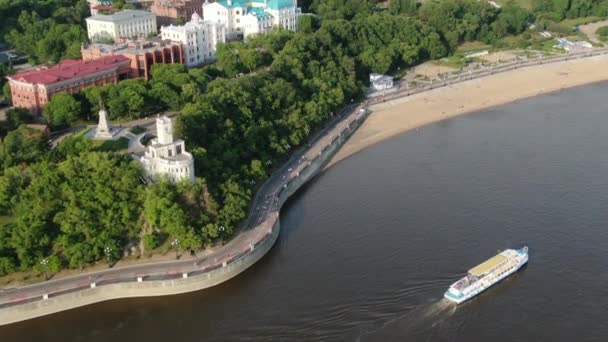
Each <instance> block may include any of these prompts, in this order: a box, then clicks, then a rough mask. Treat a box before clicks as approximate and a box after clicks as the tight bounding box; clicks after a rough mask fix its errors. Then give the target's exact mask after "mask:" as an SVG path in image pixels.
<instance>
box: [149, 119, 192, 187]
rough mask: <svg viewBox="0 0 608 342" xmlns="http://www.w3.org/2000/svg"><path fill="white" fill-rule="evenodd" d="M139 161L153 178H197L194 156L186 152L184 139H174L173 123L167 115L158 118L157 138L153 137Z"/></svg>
mask: <svg viewBox="0 0 608 342" xmlns="http://www.w3.org/2000/svg"><path fill="white" fill-rule="evenodd" d="M139 161H140V162H141V164H142V166H143V169H144V172H145V173H146V175H147V176H148V177H150V178H152V179H155V178H158V176H161V175H165V176H166V177H168V178H169V180H170V181H172V182H178V181H180V180H184V179H186V180H189V181H191V182H194V180H195V178H194V157H192V154H190V153H188V152H186V147H185V144H184V141H183V140H182V139H178V140H174V139H173V123H172V122H171V119H170V118H168V117H166V116H162V117H159V118H157V119H156V138H154V139H152V141H151V142H150V145H148V150H147V151H146V152H145V154H144V156H143V157H141V158H140V159H139Z"/></svg>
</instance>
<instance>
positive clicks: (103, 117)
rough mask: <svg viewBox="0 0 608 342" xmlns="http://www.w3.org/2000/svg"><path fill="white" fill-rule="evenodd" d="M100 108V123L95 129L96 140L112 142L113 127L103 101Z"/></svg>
mask: <svg viewBox="0 0 608 342" xmlns="http://www.w3.org/2000/svg"><path fill="white" fill-rule="evenodd" d="M99 106H100V107H101V108H100V109H99V123H98V124H97V129H95V139H98V140H110V139H112V127H110V124H109V123H108V113H107V112H106V109H105V108H104V107H103V104H102V103H101V101H100V103H99Z"/></svg>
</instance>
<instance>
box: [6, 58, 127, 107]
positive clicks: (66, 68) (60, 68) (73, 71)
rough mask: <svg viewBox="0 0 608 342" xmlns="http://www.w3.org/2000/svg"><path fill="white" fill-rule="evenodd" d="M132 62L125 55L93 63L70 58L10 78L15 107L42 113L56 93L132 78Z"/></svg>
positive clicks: (97, 60)
mask: <svg viewBox="0 0 608 342" xmlns="http://www.w3.org/2000/svg"><path fill="white" fill-rule="evenodd" d="M130 63H131V60H130V59H129V58H127V57H125V56H121V55H116V56H105V57H101V58H98V59H95V60H89V61H83V60H76V59H66V60H64V61H62V62H61V63H59V64H57V65H54V66H51V67H38V68H36V69H30V70H26V71H23V72H19V73H17V74H14V75H11V76H8V77H7V78H8V81H9V84H10V87H11V97H12V101H13V106H15V107H18V108H25V109H29V110H30V111H31V112H32V113H34V114H40V112H41V110H42V108H43V107H44V106H45V105H46V104H47V103H48V102H49V101H50V100H51V97H52V96H53V95H55V94H58V93H75V92H77V91H79V90H81V89H84V88H87V87H90V86H93V85H104V84H107V83H117V82H118V81H120V80H123V79H127V78H130V76H131V75H130V73H131V69H130Z"/></svg>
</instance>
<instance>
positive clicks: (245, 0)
mask: <svg viewBox="0 0 608 342" xmlns="http://www.w3.org/2000/svg"><path fill="white" fill-rule="evenodd" d="M267 1H268V2H266V1H265V0H232V4H231V5H229V4H228V0H220V1H217V3H218V4H220V5H222V6H224V7H226V8H234V7H241V8H246V7H247V6H249V5H251V4H262V5H263V4H266V8H270V9H273V10H279V9H283V8H288V7H293V2H292V0H267Z"/></svg>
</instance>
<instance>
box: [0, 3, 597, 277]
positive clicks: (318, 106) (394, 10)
mask: <svg viewBox="0 0 608 342" xmlns="http://www.w3.org/2000/svg"><path fill="white" fill-rule="evenodd" d="M522 3H525V4H523V5H522ZM301 6H302V7H303V8H304V10H305V11H306V12H312V13H314V14H315V15H304V16H302V17H301V19H300V23H299V25H300V30H299V32H295V33H294V32H290V31H286V30H282V29H275V30H273V31H272V32H271V33H269V34H267V35H263V36H256V37H253V38H251V39H248V40H247V41H246V42H229V43H225V44H221V45H220V46H219V47H218V60H217V62H216V63H213V64H210V65H207V66H204V67H202V68H193V69H187V68H186V67H185V66H183V65H177V64H174V65H154V66H153V68H152V71H151V79H150V80H149V81H146V80H143V79H131V80H125V81H122V82H120V83H118V84H110V85H104V86H99V87H97V86H96V87H90V88H86V89H84V90H83V91H80V92H78V93H75V94H62V95H57V96H55V97H53V98H52V100H51V101H50V103H49V105H48V106H47V107H46V108H45V110H44V113H43V120H44V121H45V122H47V123H48V124H49V125H50V126H51V128H53V129H63V128H66V127H69V126H70V125H75V124H77V123H83V122H89V123H92V122H95V120H96V114H95V113H97V111H98V110H99V103H100V102H103V103H104V104H105V107H106V109H107V111H108V113H109V119H110V120H132V119H138V118H142V117H147V116H150V115H155V114H156V113H158V112H161V111H165V110H170V111H175V112H179V115H178V117H177V128H178V132H179V134H180V135H181V136H182V137H183V138H184V140H185V141H186V144H187V146H188V148H189V150H191V151H192V153H193V155H194V158H195V167H196V175H197V177H198V179H197V181H196V182H195V183H193V184H191V183H179V184H176V185H174V184H171V183H169V182H167V181H160V182H157V183H152V184H145V183H144V182H142V181H141V179H142V171H141V169H140V167H139V164H138V163H137V162H135V161H133V160H132V158H130V157H129V156H128V155H125V154H123V153H116V152H104V151H99V150H97V149H95V147H94V146H93V145H92V143H91V142H90V141H89V140H87V139H86V138H84V136H82V135H75V136H73V137H70V138H67V139H65V140H64V141H62V143H60V144H59V145H58V146H57V147H56V148H51V146H50V145H49V143H48V138H47V137H45V136H44V135H43V134H41V133H40V132H39V131H36V130H33V129H30V128H27V127H25V126H23V125H21V124H22V123H26V122H30V121H31V120H32V117H31V116H30V115H29V113H27V112H26V111H23V110H18V109H16V110H9V112H8V118H7V121H5V122H4V123H3V125H2V135H3V137H2V141H1V143H0V165H1V168H0V220H1V221H0V224H1V227H0V275H6V274H9V273H12V272H17V271H30V270H35V271H38V272H50V273H54V272H57V271H59V270H60V269H62V268H77V269H82V268H84V267H86V266H89V265H93V264H95V263H98V262H104V263H108V264H113V263H115V262H116V261H118V260H120V259H121V258H123V256H124V252H125V250H127V249H135V250H139V251H141V250H144V251H154V250H155V249H158V248H161V247H162V246H165V247H166V246H168V245H169V244H170V243H171V242H173V241H178V244H179V246H177V247H178V248H179V249H180V250H181V251H183V252H184V253H186V252H192V253H196V252H197V251H200V250H201V249H202V248H205V246H209V245H211V244H216V243H218V242H219V241H221V240H223V239H227V238H229V237H230V236H232V234H233V233H234V231H235V229H236V228H237V227H238V224H239V223H240V222H241V221H242V220H243V219H244V218H245V217H246V213H247V210H248V205H249V203H250V201H251V198H252V196H253V194H254V191H255V189H256V185H259V184H261V183H262V182H263V181H264V179H265V178H266V177H268V175H269V173H270V172H271V171H272V170H273V168H274V167H276V166H278V165H280V164H281V162H282V161H284V160H285V159H286V158H287V157H288V155H289V153H290V151H292V150H294V149H295V148H297V147H298V146H301V145H302V144H305V143H306V140H307V138H308V137H309V136H311V134H313V133H314V132H315V131H316V130H317V129H319V128H320V127H321V126H322V125H323V124H324V123H325V122H327V121H328V120H329V119H330V118H331V117H332V116H333V115H334V114H335V113H336V112H337V111H339V109H340V108H341V107H343V106H344V105H346V104H349V103H352V102H355V101H360V100H361V99H362V98H363V95H364V91H365V87H366V85H367V84H366V83H367V79H368V75H369V73H370V72H377V73H383V74H384V73H389V74H390V73H395V72H396V71H397V70H401V69H405V68H409V67H411V66H414V65H417V64H419V63H421V62H424V61H427V60H431V59H439V58H442V57H446V56H449V55H451V54H453V53H454V52H455V51H456V49H457V48H458V46H459V45H460V44H462V43H463V42H467V41H482V42H484V43H486V44H496V43H497V42H500V41H501V39H503V38H505V37H509V36H516V35H519V34H522V33H523V32H524V31H526V30H527V28H528V24H530V23H534V22H535V23H536V25H537V26H539V28H540V29H543V28H544V27H549V26H551V25H559V22H560V21H561V20H563V19H566V18H578V17H585V16H591V15H593V16H606V15H608V1H606V0H601V1H600V0H597V1H594V0H584V1H576V0H572V1H567V0H532V1H505V2H504V3H503V5H502V7H501V8H496V7H494V6H492V5H490V4H488V3H486V2H484V1H477V0H442V1H424V2H423V3H422V4H420V3H418V2H417V1H415V0H396V1H391V2H390V6H388V8H384V7H383V4H382V3H376V2H375V1H372V0H313V1H305V2H304V3H302V4H301ZM88 15H89V13H88V7H87V5H86V1H85V0H79V1H74V0H50V1H39V0H18V1H13V0H0V17H1V18H6V20H3V21H2V22H1V23H0V37H3V40H4V41H5V42H6V43H7V44H9V45H10V46H11V47H13V48H15V49H17V50H18V51H19V52H21V53H23V54H25V55H27V56H28V60H29V61H30V63H33V64H39V63H56V62H58V61H60V60H61V59H64V58H79V56H80V46H81V44H82V43H83V42H85V41H86V31H85V27H84V24H83V19H84V18H85V17H87V16H88ZM0 40H2V38H0ZM11 72H12V71H11V70H10V69H8V68H6V67H3V66H0V76H4V75H6V74H9V73H11ZM2 82H3V83H4V79H3V81H2ZM4 94H6V95H7V97H8V96H9V95H10V91H7V85H6V84H5V85H4ZM222 227H223V228H222Z"/></svg>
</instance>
